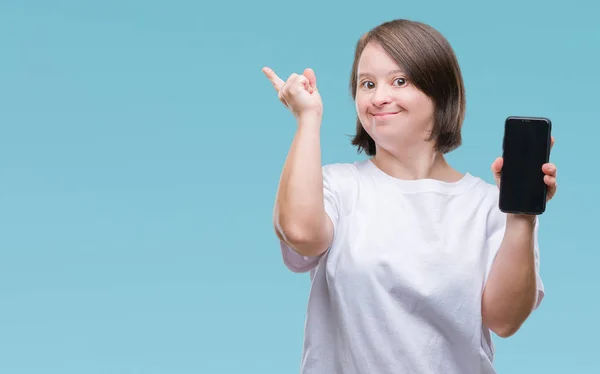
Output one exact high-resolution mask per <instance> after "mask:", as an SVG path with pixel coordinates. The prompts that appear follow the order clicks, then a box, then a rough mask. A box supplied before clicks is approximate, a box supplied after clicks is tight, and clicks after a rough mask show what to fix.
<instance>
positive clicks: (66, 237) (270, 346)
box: [0, 0, 600, 374]
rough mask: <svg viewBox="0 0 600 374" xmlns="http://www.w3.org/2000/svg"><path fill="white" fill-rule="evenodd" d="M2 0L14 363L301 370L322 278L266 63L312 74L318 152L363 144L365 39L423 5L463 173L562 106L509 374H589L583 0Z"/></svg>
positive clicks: (593, 81)
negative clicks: (290, 223) (440, 55)
mask: <svg viewBox="0 0 600 374" xmlns="http://www.w3.org/2000/svg"><path fill="white" fill-rule="evenodd" d="M550 3H551V2H548V1H504V2H502V3H493V4H491V3H490V4H488V3H483V2H475V1H462V2H461V1H459V2H456V1H453V2H442V1H439V2H432V1H418V2H417V1H413V2H399V1H377V2H373V3H370V4H369V3H368V2H366V1H364V2H352V1H345V2H343V3H342V2H339V3H333V2H325V1H312V0H310V1H305V2H302V3H298V2H290V3H286V2H280V1H253V2H244V1H237V2H214V3H213V2H210V3H203V2H202V1H169V2H166V1H163V2H160V1H149V0H146V1H141V0H119V1H116V0H105V1H68V0H64V1H16V0H14V1H12V0H3V1H2V2H1V3H0V47H1V50H0V51H1V55H0V56H1V57H0V182H1V184H0V372H2V373H7V374H8V373H10V374H30V373H45V374H50V373H57V374H58V373H60V374H69V373H77V374H79V373H86V374H96V373H150V374H154V373H169V374H176V373H186V374H187V373H215V374H218V373H260V374H267V373H277V374H282V373H296V372H298V367H299V363H300V354H301V348H302V334H303V331H302V329H303V322H304V313H305V307H306V301H307V292H308V289H309V279H308V275H306V274H305V275H296V274H292V273H291V272H289V271H287V269H285V268H284V265H283V263H282V261H281V255H280V252H279V247H278V243H277V239H276V237H275V235H274V234H273V229H272V223H271V213H272V207H273V201H274V196H275V191H276V188H277V183H278V180H279V174H280V172H281V167H282V165H283V162H284V160H285V157H286V154H287V151H288V148H289V145H290V142H291V140H292V137H293V134H294V131H295V122H294V120H293V118H292V116H291V114H289V112H287V110H286V109H285V108H284V107H283V106H282V105H281V104H280V103H279V102H278V100H277V97H276V94H275V92H274V91H273V89H272V86H271V84H270V83H269V82H268V80H267V79H266V78H265V77H264V76H263V74H262V72H261V70H260V69H261V68H262V66H264V65H268V66H271V67H272V68H273V69H275V71H276V72H277V73H278V74H280V76H281V77H282V78H285V77H287V76H288V75H289V74H291V73H292V72H301V71H302V70H303V69H304V68H306V67H312V68H313V69H314V70H315V72H316V75H317V79H318V84H319V87H320V90H321V94H322V96H323V100H324V105H325V106H324V107H325V115H324V123H323V129H322V148H323V163H330V162H351V161H354V160H358V159H363V158H364V156H362V155H357V153H356V150H355V149H354V148H352V147H351V146H350V143H349V141H350V135H351V134H352V132H353V131H354V123H355V122H354V121H355V120H354V119H355V113H354V105H353V103H352V100H351V98H350V93H349V89H348V79H349V74H350V67H351V63H352V57H353V53H354V50H353V48H354V45H355V43H356V41H357V40H358V38H359V37H360V35H361V34H362V33H364V32H366V31H368V30H369V29H370V28H372V27H374V26H376V25H377V24H379V23H380V22H383V21H387V20H391V19H394V18H408V19H413V20H418V21H423V22H426V23H428V24H430V25H432V26H434V27H435V28H437V29H438V30H440V31H441V32H442V33H443V34H444V35H445V36H446V37H447V38H448V39H449V41H450V42H451V44H452V45H453V46H454V48H455V50H456V53H457V56H458V58H459V62H460V64H461V68H462V71H463V74H464V80H465V84H466V89H467V97H468V105H467V106H468V109H467V110H468V113H467V118H466V121H465V125H464V145H463V146H462V147H461V148H460V149H458V150H457V151H455V152H453V153H451V154H450V155H449V159H450V161H451V162H452V163H453V164H454V165H455V166H456V167H457V168H458V169H459V170H461V171H463V172H466V171H468V172H470V173H471V174H474V175H477V176H480V177H482V178H484V179H486V180H487V181H490V182H492V181H493V179H492V175H491V172H490V165H491V163H492V161H493V160H494V158H495V157H496V156H498V155H499V154H500V151H501V142H502V131H503V121H504V119H505V118H506V117H507V116H510V115H532V116H547V117H550V118H551V119H552V121H553V124H554V129H553V130H554V131H553V134H554V136H555V137H556V145H555V147H554V149H553V153H552V156H551V159H552V161H553V162H555V163H556V164H557V165H558V174H559V178H558V181H559V191H558V194H557V196H556V198H555V200H553V201H552V202H551V203H550V204H549V206H548V210H547V212H546V213H545V214H544V215H543V216H542V218H541V222H542V226H541V227H542V228H541V239H540V243H541V261H542V262H541V272H542V276H543V280H544V283H545V286H546V292H547V294H546V298H545V300H544V302H543V304H542V306H541V307H540V309H539V310H538V311H536V312H535V313H534V314H533V315H532V316H531V318H530V319H529V320H528V321H527V323H526V324H525V325H524V326H523V328H522V329H521V330H520V331H519V332H518V333H517V334H516V335H515V336H513V337H511V338H509V339H507V340H502V339H499V338H495V342H496V349H497V360H496V365H497V368H498V370H499V372H500V373H512V374H518V373H566V372H572V373H591V372H594V370H595V369H597V365H596V363H595V361H596V358H597V348H598V344H597V335H598V334H599V333H600V329H599V327H598V324H597V321H598V316H599V315H600V301H599V300H598V297H597V295H598V284H599V282H598V271H597V262H598V259H600V255H599V248H598V240H597V236H598V219H597V213H598V207H599V204H598V200H597V199H598V182H599V181H600V180H599V177H598V167H597V166H598V154H597V152H598V137H599V136H600V129H599V128H600V123H599V115H600V111H599V109H597V108H598V99H599V98H600V97H599V95H598V87H599V86H600V78H599V75H598V67H599V66H600V42H599V38H600V23H598V21H597V20H598V16H599V15H600V8H599V7H598V5H592V4H593V2H592V1H587V2H583V1H573V2H571V4H570V5H568V6H567V5H565V3H562V4H561V3H555V4H554V5H550Z"/></svg>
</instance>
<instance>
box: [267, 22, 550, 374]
mask: <svg viewBox="0 0 600 374" xmlns="http://www.w3.org/2000/svg"><path fill="white" fill-rule="evenodd" d="M263 71H264V73H265V74H266V76H267V77H268V78H269V79H270V81H271V82H272V83H273V86H274V87H275V89H276V91H277V93H278V95H279V99H280V100H281V101H282V102H283V103H284V105H286V106H287V107H288V108H289V110H290V111H291V112H292V113H293V114H294V116H295V118H296V120H297V132H296V135H295V137H294V140H293V142H292V145H291V148H290V152H289V155H288V158H287V160H286V162H285V166H284V169H283V173H282V175H281V180H280V185H279V189H278V192H277V197H276V203H275V210H274V224H275V231H276V233H277V236H278V237H279V239H280V240H281V250H282V254H283V260H284V263H285V265H286V266H287V267H288V268H289V269H291V270H292V271H294V272H308V271H310V272H311V273H310V275H311V280H312V285H311V290H310V296H309V302H308V309H307V319H306V325H305V343H304V350H303V356H302V373H304V374H313V373H314V374H325V373H327V374H334V373H339V374H353V373H357V374H358V373H360V374H379V373H411V374H414V373H444V374H454V373H456V374H468V373H477V374H480V373H494V372H495V371H494V368H493V365H492V362H493V356H494V349H493V345H492V341H491V334H490V331H493V332H494V333H496V334H497V335H499V336H501V337H507V336H510V335H512V334H514V333H515V332H516V331H517V330H518V329H519V327H520V326H521V325H522V324H523V322H524V321H525V319H526V318H527V317H528V316H529V314H530V313H531V312H532V310H533V309H535V308H537V307H538V306H539V304H540V302H541V300H542V297H543V295H544V287H543V284H542V281H541V279H540V276H539V249H538V240H537V232H538V225H537V220H536V216H528V215H513V214H508V215H507V214H504V213H502V212H501V211H500V210H499V209H498V188H497V186H495V185H491V184H489V183H486V182H485V181H483V180H482V179H480V178H478V177H475V176H473V175H471V174H469V173H466V174H462V173H460V172H459V171H457V170H455V169H454V168H453V167H452V166H450V165H449V164H448V163H447V162H446V160H445V158H444V154H446V153H448V152H450V151H452V150H453V149H455V148H457V147H458V146H459V145H460V144H461V125H462V122H463V117H464V111H465V94H464V87H463V81H462V76H461V72H460V68H459V66H458V63H457V60H456V57H455V54H454V51H453V50H452V48H451V46H450V45H449V43H448V42H447V40H446V39H445V38H444V37H443V36H442V35H440V34H439V33H438V32H437V31H436V30H434V29H433V28H431V27H430V26H427V25H425V24H422V23H419V22H413V21H408V20H395V21H391V22H386V23H384V24H382V25H379V26H378V27H376V28H374V29H373V30H371V31H369V32H368V33H366V34H365V35H363V37H362V38H361V39H360V40H359V42H358V44H357V46H356V53H355V59H354V64H353V66H352V74H351V90H352V96H353V98H354V100H355V103H356V112H357V117H358V119H357V124H356V136H355V137H354V139H353V141H352V143H353V144H354V145H356V146H357V147H358V149H359V150H360V151H364V152H366V153H367V155H369V156H371V158H369V159H368V160H365V161H359V162H354V163H336V164H330V165H326V166H324V167H322V166H321V152H320V138H319V132H320V126H321V117H322V111H323V106H322V102H321V97H320V95H319V90H318V88H317V81H316V77H315V73H314V72H313V71H312V70H311V69H307V70H305V71H304V72H303V74H301V75H299V74H292V75H291V76H290V77H289V78H288V79H287V81H285V82H284V81H283V80H281V79H280V78H279V77H278V76H277V75H276V74H275V73H274V72H273V70H271V69H269V68H264V69H263ZM501 168H502V159H501V158H498V159H496V160H495V161H494V162H493V163H492V171H493V172H494V174H495V177H496V182H497V183H498V182H499V173H500V170H501ZM542 169H543V171H544V173H545V174H546V175H545V177H544V181H545V182H546V184H547V185H548V187H549V188H548V199H550V198H552V196H553V195H554V193H555V191H556V167H555V166H554V165H553V164H545V165H544V166H543V168H542Z"/></svg>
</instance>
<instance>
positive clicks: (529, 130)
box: [500, 118, 550, 214]
mask: <svg viewBox="0 0 600 374" xmlns="http://www.w3.org/2000/svg"><path fill="white" fill-rule="evenodd" d="M549 147H550V123H549V121H547V120H545V119H511V118H509V119H507V120H506V124H505V129H504V144H503V148H504V151H503V158H504V164H503V166H502V173H501V174H502V177H501V182H500V209H501V210H502V211H504V212H511V213H530V214H541V213H543V212H544V210H545V207H546V204H545V202H546V185H545V183H544V173H543V171H542V165H544V163H546V162H548V153H549V152H548V151H549Z"/></svg>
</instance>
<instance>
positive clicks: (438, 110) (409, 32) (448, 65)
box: [350, 19, 466, 156]
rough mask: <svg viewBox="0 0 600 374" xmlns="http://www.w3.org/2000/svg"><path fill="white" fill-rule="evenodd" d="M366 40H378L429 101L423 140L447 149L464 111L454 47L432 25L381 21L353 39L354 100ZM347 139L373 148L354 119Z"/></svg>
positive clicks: (456, 141) (457, 141) (457, 138)
mask: <svg viewBox="0 0 600 374" xmlns="http://www.w3.org/2000/svg"><path fill="white" fill-rule="evenodd" d="M369 43H377V44H379V45H380V46H381V47H382V48H383V49H384V50H385V52H386V53H387V54H388V55H389V56H390V57H391V58H392V59H393V60H394V61H396V63H397V64H398V65H399V66H400V68H401V69H402V70H403V71H404V73H405V74H406V78H407V79H408V81H409V82H410V83H412V84H413V85H414V86H415V87H416V88H418V89H419V90H420V91H422V92H423V93H425V94H426V95H427V96H429V98H431V99H432V101H433V102H434V107H435V110H434V123H433V130H432V132H431V135H430V137H429V139H428V140H430V141H431V140H434V141H435V142H436V144H435V146H436V150H437V151H439V152H441V153H448V152H450V151H452V150H454V149H456V148H458V147H459V146H460V145H461V143H462V136H461V128H462V123H463V120H464V116H465V107H466V104H465V88H464V83H463V79H462V74H461V71H460V67H459V65H458V61H457V58H456V55H455V54H454V50H453V49H452V47H451V46H450V43H449V42H448V41H447V40H446V38H444V36H442V34H440V33H439V32H438V31H437V30H435V29H434V28H432V27H431V26H428V25H426V24H423V23H420V22H416V21H409V20H404V19H398V20H393V21H388V22H385V23H383V24H381V25H379V26H377V27H375V28H374V29H372V30H371V31H369V32H367V33H366V34H364V35H363V36H362V37H361V38H360V39H359V41H358V43H357V44H356V50H355V53H354V63H353V65H352V75H351V78H350V90H351V91H352V99H354V100H356V90H357V69H358V62H359V60H360V56H361V54H362V52H363V50H364V49H365V47H366V46H367V44H369ZM352 144H353V145H355V146H357V147H358V152H359V153H360V152H362V151H365V153H366V154H367V155H369V156H373V155H374V154H375V141H373V139H372V138H371V136H369V134H368V133H367V132H366V131H365V130H364V128H363V127H362V125H361V123H360V119H357V121H356V134H355V135H354V137H353V139H352Z"/></svg>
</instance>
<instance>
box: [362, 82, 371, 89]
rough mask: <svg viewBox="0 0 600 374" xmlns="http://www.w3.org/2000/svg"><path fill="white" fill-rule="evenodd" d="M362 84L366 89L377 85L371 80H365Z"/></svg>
mask: <svg viewBox="0 0 600 374" xmlns="http://www.w3.org/2000/svg"><path fill="white" fill-rule="evenodd" d="M360 85H361V87H362V88H366V89H371V88H373V87H375V83H373V82H371V81H364V82H362V83H361V84H360Z"/></svg>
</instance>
